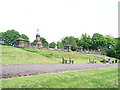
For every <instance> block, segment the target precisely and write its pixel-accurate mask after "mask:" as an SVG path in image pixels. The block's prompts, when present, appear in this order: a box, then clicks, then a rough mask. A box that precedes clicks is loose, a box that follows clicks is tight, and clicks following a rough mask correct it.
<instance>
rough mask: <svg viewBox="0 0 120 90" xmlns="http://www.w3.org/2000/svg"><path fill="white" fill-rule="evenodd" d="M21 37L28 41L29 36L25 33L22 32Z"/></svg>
mask: <svg viewBox="0 0 120 90" xmlns="http://www.w3.org/2000/svg"><path fill="white" fill-rule="evenodd" d="M21 38H23V39H25V42H29V38H28V37H27V36H26V35H25V34H22V35H21Z"/></svg>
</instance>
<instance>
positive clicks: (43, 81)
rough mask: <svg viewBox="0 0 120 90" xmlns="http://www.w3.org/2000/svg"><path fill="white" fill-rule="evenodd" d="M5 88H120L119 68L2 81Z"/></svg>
mask: <svg viewBox="0 0 120 90" xmlns="http://www.w3.org/2000/svg"><path fill="white" fill-rule="evenodd" d="M2 86H3V88H118V67H107V68H101V69H93V70H83V71H73V72H64V73H53V74H41V75H33V76H26V77H15V78H10V79H5V80H4V79H2Z"/></svg>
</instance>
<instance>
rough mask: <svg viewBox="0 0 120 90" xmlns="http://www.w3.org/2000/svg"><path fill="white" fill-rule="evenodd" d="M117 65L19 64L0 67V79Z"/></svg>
mask: <svg viewBox="0 0 120 90" xmlns="http://www.w3.org/2000/svg"><path fill="white" fill-rule="evenodd" d="M117 65H118V64H19V65H0V67H2V75H1V74H0V78H10V77H16V76H27V75H34V74H42V73H57V72H64V71H74V70H85V69H96V68H103V67H111V66H117Z"/></svg>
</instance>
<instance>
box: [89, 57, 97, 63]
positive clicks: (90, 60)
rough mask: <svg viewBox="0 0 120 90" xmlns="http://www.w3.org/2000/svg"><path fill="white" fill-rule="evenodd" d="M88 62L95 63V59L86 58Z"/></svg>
mask: <svg viewBox="0 0 120 90" xmlns="http://www.w3.org/2000/svg"><path fill="white" fill-rule="evenodd" d="M88 63H97V61H96V60H94V59H90V58H89V59H88Z"/></svg>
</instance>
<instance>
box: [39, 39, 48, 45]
mask: <svg viewBox="0 0 120 90" xmlns="http://www.w3.org/2000/svg"><path fill="white" fill-rule="evenodd" d="M40 40H41V41H42V45H43V46H44V47H46V46H48V42H47V40H46V39H45V38H44V37H41V38H40Z"/></svg>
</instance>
